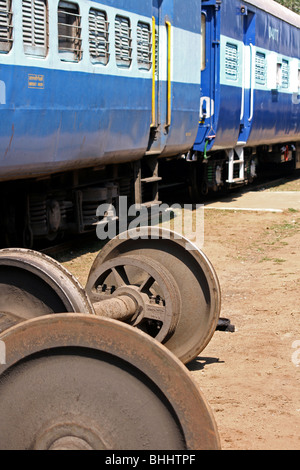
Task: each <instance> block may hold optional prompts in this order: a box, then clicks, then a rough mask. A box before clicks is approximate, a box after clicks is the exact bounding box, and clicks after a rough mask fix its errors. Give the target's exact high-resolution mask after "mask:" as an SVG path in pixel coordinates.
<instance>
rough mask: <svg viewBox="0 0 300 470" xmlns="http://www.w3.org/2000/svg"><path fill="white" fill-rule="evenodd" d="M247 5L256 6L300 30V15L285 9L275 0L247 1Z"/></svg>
mask: <svg viewBox="0 0 300 470" xmlns="http://www.w3.org/2000/svg"><path fill="white" fill-rule="evenodd" d="M245 3H248V4H250V5H254V6H256V7H257V8H259V9H260V10H263V11H265V12H266V13H270V14H271V15H273V16H276V17H277V18H280V19H282V20H283V21H286V22H287V23H290V24H291V25H293V26H296V27H297V28H300V15H298V14H297V13H295V12H293V11H292V10H289V9H288V8H286V7H284V6H283V5H281V4H280V3H278V2H275V1H273V0H245Z"/></svg>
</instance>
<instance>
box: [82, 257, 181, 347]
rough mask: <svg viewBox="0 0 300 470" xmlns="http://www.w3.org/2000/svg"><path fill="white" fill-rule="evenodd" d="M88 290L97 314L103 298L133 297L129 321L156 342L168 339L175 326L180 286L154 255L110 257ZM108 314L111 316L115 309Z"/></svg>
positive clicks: (96, 274)
mask: <svg viewBox="0 0 300 470" xmlns="http://www.w3.org/2000/svg"><path fill="white" fill-rule="evenodd" d="M86 290H87V292H88V293H89V297H90V300H91V302H92V303H93V305H94V309H95V311H96V314H97V313H98V311H97V306H98V302H100V305H99V307H100V308H101V305H102V302H103V301H107V300H109V299H112V298H117V297H121V296H127V297H130V298H131V299H132V300H133V301H134V305H135V309H134V312H133V314H132V315H130V316H129V318H126V320H127V321H128V323H130V324H131V325H132V326H136V327H137V328H139V329H141V330H143V331H145V332H146V333H148V334H149V335H151V336H152V337H154V338H155V339H156V340H157V341H160V342H162V343H164V342H166V341H167V340H168V338H169V337H170V336H171V335H172V334H173V333H174V331H175V329H176V326H177V322H178V317H179V312H180V294H179V291H178V287H177V285H176V282H175V280H174V279H173V277H172V276H171V275H170V274H169V273H168V271H167V270H166V269H165V268H164V267H163V266H162V265H161V264H160V263H157V262H155V261H153V260H151V258H146V257H144V256H134V255H132V256H119V257H117V258H114V259H111V260H108V261H106V262H105V263H103V264H101V266H99V269H97V270H95V271H94V272H93V274H92V275H91V276H90V277H89V280H88V286H87V288H86ZM109 314H110V316H111V318H112V316H113V315H114V312H113V311H110V312H109ZM100 315H101V313H100ZM114 318H115V317H114Z"/></svg>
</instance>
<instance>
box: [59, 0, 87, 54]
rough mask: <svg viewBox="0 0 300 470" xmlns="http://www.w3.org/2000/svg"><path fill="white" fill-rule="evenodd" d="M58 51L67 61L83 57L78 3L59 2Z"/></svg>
mask: <svg viewBox="0 0 300 470" xmlns="http://www.w3.org/2000/svg"><path fill="white" fill-rule="evenodd" d="M58 51H59V54H60V58H61V60H64V61H67V62H79V61H80V60H81V58H82V38H81V16H80V14H79V7H78V5H77V4H76V3H70V2H59V4H58Z"/></svg>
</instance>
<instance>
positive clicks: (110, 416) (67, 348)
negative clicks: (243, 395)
mask: <svg viewBox="0 0 300 470" xmlns="http://www.w3.org/2000/svg"><path fill="white" fill-rule="evenodd" d="M0 341H1V343H2V344H4V345H5V349H6V362H7V364H6V365H2V366H1V365H0V422H1V426H0V448H1V449H2V450H4V449H38V450H48V449H52V450H53V449H56V450H58V449H60V450H63V449H82V450H84V449H129V450H139V449H149V450H153V449H156V450H159V449H163V450H166V449H167V450H174V449H176V450H182V449H191V450H196V449H218V448H219V447H220V444H219V437H218V431H217V428H216V425H215V421H214V418H213V416H212V413H211V411H210V409H209V406H208V405H207V403H206V401H205V399H204V398H203V396H202V394H201V393H200V392H199V390H198V388H197V387H196V386H195V384H194V382H193V381H192V379H191V377H190V375H189V373H188V371H187V369H186V368H185V367H184V366H183V365H182V363H181V362H180V361H179V360H178V359H177V358H176V357H175V356H174V355H173V354H172V353H170V351H168V350H167V349H166V348H165V347H164V346H162V345H161V344H160V343H158V342H157V341H156V340H153V339H152V338H151V337H150V336H149V335H146V334H144V333H142V332H140V331H138V330H137V329H136V328H132V327H131V326H128V325H125V324H123V323H121V322H118V321H115V320H111V319H105V318H99V317H96V316H90V315H80V314H58V315H47V316H42V317H39V318H35V319H33V320H29V321H26V322H23V323H20V324H18V325H16V326H14V327H12V328H10V329H9V330H7V331H6V332H4V333H2V334H1V335H0Z"/></svg>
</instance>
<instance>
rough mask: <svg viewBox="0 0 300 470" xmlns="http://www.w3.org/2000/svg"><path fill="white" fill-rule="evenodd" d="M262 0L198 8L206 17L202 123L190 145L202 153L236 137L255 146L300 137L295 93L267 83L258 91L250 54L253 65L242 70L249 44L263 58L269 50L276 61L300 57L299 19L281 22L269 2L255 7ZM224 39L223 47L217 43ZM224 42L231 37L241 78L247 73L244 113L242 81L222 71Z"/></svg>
mask: <svg viewBox="0 0 300 470" xmlns="http://www.w3.org/2000/svg"><path fill="white" fill-rule="evenodd" d="M260 3H261V4H262V5H265V4H264V3H263V2H258V1H257V0H256V1H252V0H250V1H246V2H242V1H240V0H223V1H222V2H221V3H218V4H216V5H215V2H211V1H208V2H207V1H205V0H204V1H203V3H202V11H203V13H204V14H205V15H206V18H207V26H206V28H207V31H206V33H207V38H206V57H207V63H206V69H205V70H204V71H203V72H202V83H201V88H202V100H201V108H200V123H199V130H198V135H197V138H196V141H195V145H194V149H195V150H196V151H200V152H202V153H203V152H207V151H210V150H220V149H229V148H235V147H236V146H237V145H238V143H239V142H244V146H259V145H264V144H274V143H285V142H295V141H299V140H300V127H299V126H300V100H299V98H298V96H299V95H298V94H297V93H295V92H294V93H291V91H288V90H284V89H283V88H282V87H281V88H278V89H275V87H274V89H270V88H269V89H268V87H267V85H266V87H265V88H266V89H265V90H262V89H260V87H257V86H256V84H253V80H254V79H255V78H254V75H255V74H254V73H253V72H254V71H253V67H255V55H253V56H252V64H249V63H246V64H245V69H244V70H243V64H242V62H241V58H242V57H243V54H244V53H245V49H246V48H248V49H249V47H253V48H254V51H257V50H260V49H261V50H263V51H264V52H265V54H266V57H267V55H268V54H270V52H272V53H276V54H278V57H279V60H280V57H281V58H282V57H286V58H287V59H288V60H289V61H291V59H292V58H296V59H298V60H299V61H300V32H299V24H300V22H298V23H297V21H296V23H295V25H294V24H291V22H287V21H283V19H282V18H281V17H276V15H275V10H274V12H272V9H271V7H272V5H273V3H272V2H269V3H270V6H269V5H267V7H268V8H264V9H263V7H260V8H259V6H260ZM265 3H267V2H265ZM278 8H279V10H278ZM278 8H276V12H278V11H279V12H280V6H279V7H278ZM265 10H267V11H265ZM271 13H272V14H271ZM283 16H284V15H283ZM294 18H295V17H294ZM296 24H298V27H297V26H296ZM222 41H223V49H222V47H219V44H222ZM224 41H229V42H230V41H232V43H233V44H237V45H238V48H239V54H240V56H239V60H240V62H239V68H240V70H239V74H240V78H241V77H242V75H243V74H245V76H244V79H245V84H246V86H245V89H244V105H245V109H244V113H241V107H242V97H243V95H242V92H243V88H242V83H243V81H242V80H237V81H236V83H233V82H232V83H230V81H228V80H227V81H226V80H224V76H222V69H224V62H225V57H224V55H222V54H223V53H224ZM250 45H252V46H250ZM222 51H223V52H222ZM245 57H246V56H245ZM248 57H249V52H248ZM299 63H300V62H299ZM267 66H269V62H268V61H267ZM294 73H295V70H294ZM247 74H248V76H247ZM249 74H250V75H249ZM251 80H252V86H253V88H254V90H253V118H252V120H249V119H250V118H251V114H252V113H251V106H250V105H251V99H252V97H251ZM294 80H295V78H294ZM249 83H250V86H249ZM247 84H248V86H247ZM214 136H215V137H214Z"/></svg>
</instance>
